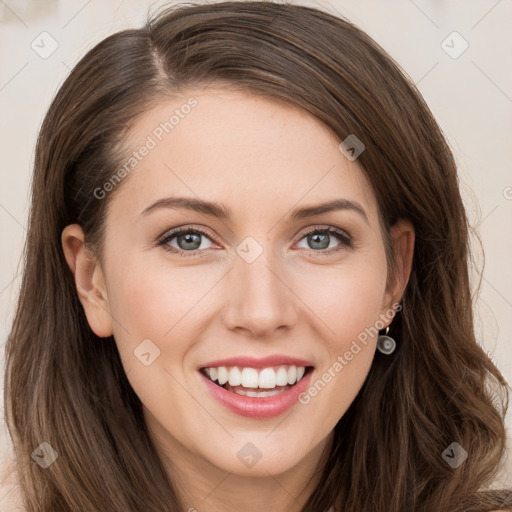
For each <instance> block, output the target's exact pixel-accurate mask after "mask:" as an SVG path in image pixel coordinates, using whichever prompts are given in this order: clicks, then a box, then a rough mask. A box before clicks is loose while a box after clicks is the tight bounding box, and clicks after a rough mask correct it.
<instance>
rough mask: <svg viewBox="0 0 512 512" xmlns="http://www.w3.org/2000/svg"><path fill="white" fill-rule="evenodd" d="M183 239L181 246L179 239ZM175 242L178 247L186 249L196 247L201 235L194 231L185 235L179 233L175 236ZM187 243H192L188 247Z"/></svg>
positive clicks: (198, 244)
mask: <svg viewBox="0 0 512 512" xmlns="http://www.w3.org/2000/svg"><path fill="white" fill-rule="evenodd" d="M183 240H184V241H185V245H184V246H183V244H182V243H180V242H181V241H183ZM176 242H177V244H178V246H179V247H180V249H183V250H186V249H192V250H195V249H198V248H199V247H200V245H201V235H198V234H195V233H187V234H186V235H179V236H177V237H176ZM188 244H192V247H190V246H189V245H188Z"/></svg>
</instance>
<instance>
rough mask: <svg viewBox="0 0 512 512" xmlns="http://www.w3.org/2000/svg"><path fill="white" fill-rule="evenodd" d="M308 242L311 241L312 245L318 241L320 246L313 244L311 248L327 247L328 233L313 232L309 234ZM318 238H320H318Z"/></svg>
mask: <svg viewBox="0 0 512 512" xmlns="http://www.w3.org/2000/svg"><path fill="white" fill-rule="evenodd" d="M309 239H310V242H311V243H313V245H315V244H317V243H319V244H320V246H319V247H318V246H315V247H313V249H327V247H329V235H327V234H325V233H323V234H322V233H314V234H313V235H310V236H309ZM319 239H320V240H319Z"/></svg>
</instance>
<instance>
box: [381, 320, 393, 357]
mask: <svg viewBox="0 0 512 512" xmlns="http://www.w3.org/2000/svg"><path fill="white" fill-rule="evenodd" d="M388 331H389V325H388V326H387V327H386V332H385V333H384V334H379V339H378V340H377V350H378V351H379V352H382V353H383V354H386V355H387V356H389V354H392V353H393V352H394V351H395V349H396V341H395V340H394V339H393V338H392V337H391V336H388V335H387V334H388Z"/></svg>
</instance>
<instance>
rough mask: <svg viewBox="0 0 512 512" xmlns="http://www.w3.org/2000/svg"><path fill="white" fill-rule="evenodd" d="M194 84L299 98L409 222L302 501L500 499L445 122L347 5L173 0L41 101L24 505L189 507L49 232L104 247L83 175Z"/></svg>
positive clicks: (26, 298) (425, 505) (494, 502)
mask: <svg viewBox="0 0 512 512" xmlns="http://www.w3.org/2000/svg"><path fill="white" fill-rule="evenodd" d="M210 83H212V84H221V85H225V86H226V87H230V88H233V87H235V88H239V89H241V90H244V91H248V92H250V93H253V94H258V95H261V96H263V97H266V98H268V99H271V100H274V101H278V102H285V103H286V104H289V105H294V106H295V107H297V108H300V109H303V110H305V111H307V112H309V113H310V114H311V115H312V116H315V117H316V118H318V119H319V120H320V121H321V122H323V123H324V124H325V125H326V126H327V127H329V128H330V129H331V130H332V131H333V132H334V133H335V134H336V135H337V137H339V140H340V141H343V140H344V139H345V138H346V137H347V136H348V135H350V134H355V135H356V136H357V137H358V138H359V139H361V140H362V141H363V143H364V144H365V151H364V152H363V153H362V154H361V155H360V156H359V160H358V161H359V163H360V164H361V165H362V167H363V170H364V172H365V173H366V175H367V177H368V179H369V181H370V183H371V185H372V187H373V190H374V192H375V195H376V197H377V201H378V206H379V210H380V212H379V214H380V216H381V222H382V225H383V227H384V233H385V234H386V233H387V232H388V231H389V228H390V227H391V226H392V225H393V223H394V222H395V221H396V220H397V219H400V218H406V219H409V220H410V221H411V222H412V223H413V225H414V228H415V234H416V242H415V251H414V259H413V265H412V271H411V275H410V280H409V283H408V286H407V287H406V290H405V292H404V296H403V299H402V306H403V309H402V310H401V311H400V313H398V314H397V316H396V317H395V319H394V321H393V323H392V324H391V329H390V331H389V335H390V336H392V337H393V338H395V340H396V341H397V344H398V349H397V351H396V353H394V354H393V355H392V356H384V355H382V354H380V353H378V352H377V353H376V356H375V358H374V361H373V364H372V367H371V370H370V373H369V375H368V378H367V380H366V382H365V384H364V385H363V387H362V389H361V390H360V392H359V394H358V395H357V397H356V398H355V400H354V401H353V403H352V404H351V406H350V408H349V409H348V411H347V412H346V413H345V414H344V415H343V417H342V418H341V420H340V421H339V422H338V424H337V425H336V427H335V438H334V444H333V447H332V451H331V453H330V455H329V458H328V461H327V464H326V466H325V467H324V468H319V469H318V471H322V472H323V474H322V478H321V479H320V483H319V484H318V487H317V488H316V489H315V491H314V492H313V494H312V495H311V496H310V497H309V500H308V502H307V504H306V505H305V507H304V509H303V510H304V512H322V511H324V510H326V509H328V508H329V507H330V506H333V505H335V506H337V507H339V509H340V510H342V511H343V512H356V511H357V512H372V511H373V512H383V511H393V512H410V511H413V510H414V511H415V512H422V511H423V512H432V511H436V512H443V511H446V512H448V511H450V512H454V511H463V510H475V511H476V510H478V511H487V510H493V509H497V508H504V507H505V505H507V503H508V504H509V505H510V502H511V501H512V498H511V497H510V496H511V493H510V491H492V492H491V491H489V492H485V493H484V492H481V491H482V490H485V489H486V488H488V486H489V484H490V483H491V482H492V479H493V478H494V476H495V474H496V472H497V470H498V468H499V464H500V462H501V461H502V458H503V455H504V450H505V428H504V415H505V412H506V408H507V405H508V386H507V383H506V382H505V380H504V378H503V377H502V375H501V374H500V372H499V371H498V369H497V368H496V367H495V365H494V364H493V363H492V362H491V360H490V359H489V357H488V356H487V355H486V353H485V352H484V351H483V350H482V348H481V347H480V346H479V345H478V343H477V341H476V339H475V333H474V327H473V313H472V300H473V299H472V295H471V290H470V283H469V275H468V274H469V263H471V262H472V261H473V258H472V256H471V253H470V252H469V234H470V231H471V227H470V226H469V224H468V220H467V217H466V213H465V210H464V206H463V203H462V200H461V196H460V193H459V189H458V181H457V169H456V164H455V162H454V158H453V156H452V153H451V152H450V149H449V147H448V145H447V143H446V141H445V139H444V138H443V135H442V133H441V130H440V129H439V127H438V125H437V124H436V121H435V120H434V118H433V116H432V114H431V112H430V111H429V109H428V107H427V105H426V104H425V102H424V100H423V99H422V97H421V95H420V94H419V93H418V91H417V90H416V88H415V87H414V85H413V84H412V83H411V82H410V80H409V79H408V78H407V77H406V75H405V74H404V73H403V72H402V71H401V70H400V68H399V66H398V65H397V64H396V63H395V62H394V61H393V60H392V59H391V58H390V57H389V56H388V55H387V54H386V53H385V52H384V51H383V50H382V48H380V47H379V46H378V45H377V44H376V43H375V42H374V41H373V40H372V39H371V38H370V37H369V36H368V35H367V34H365V33H364V32H362V31H361V30H360V29H358V28H357V27H355V26H354V25H353V24H352V23H350V22H349V21H347V20H345V19H343V18H341V17H337V16H334V15H331V14H329V13H327V12H323V11H321V10H319V9H317V8H313V7H306V6H302V5H293V4H280V3H273V2H268V1H262V2H257V1H254V2H252V1H250V2H244V1H233V2H221V3H208V4H197V5H194V4H192V5H174V6H172V7H170V8H167V9H166V10H163V11H162V12H160V13H158V14H157V15H155V16H154V17H153V18H151V19H149V21H148V22H147V23H146V25H145V26H144V27H143V28H140V29H131V30H123V31H121V32H118V33H116V34H113V35H111V36H109V37H107V38H106V39H104V40H103V41H101V42H100V43H99V44H98V45H96V46H95V47H94V48H93V49H91V50H90V51H89V52H88V53H87V54H86V55H85V56H84V57H83V58H82V59H81V60H80V62H79V63H78V64H77V65H76V67H75V68H74V69H73V71H72V72H71V73H70V75H69V77H68V78H67V79H66V81H65V82H64V84H63V85H62V87H61V88H60V90H59V91H58V93H57V95H56V97H55V98H54V100H53V102H52V104H51V107H50V109H49V111H48V113H47V115H46V117H45V119H44V123H43V125H42V128H41V131H40V134H39V139H38V141H37V148H36V157H35V168H34V177H33V186H32V204H31V211H30V218H29V227H28V235H27V240H26V246H25V262H24V263H25V266H24V273H23V281H22V285H21V292H20V296H19V301H18V305H17V310H16V314H15V319H14V323H13V327H12V331H11V333H10V336H9V339H8V343H7V345H6V361H7V365H6V373H5V400H4V401H5V414H6V419H7V425H8V428H9V432H10V435H11V437H12V441H13V446H14V450H15V456H16V466H17V470H18V475H19V483H20V486H21V489H22V494H23V497H24V500H25V505H26V507H27V510H28V511H29V512H32V511H36V510H37V511H41V512H65V511H66V512H69V511H73V512H74V511H77V512H78V511H83V510H87V511H92V510H102V511H108V512H127V511H130V512H162V511H176V512H178V511H181V510H183V509H184V508H185V507H184V505H183V504H182V503H180V500H179V498H178V494H177V492H176V489H175V488H174V486H173V483H172V482H171V481H170V480H169V477H168V475H167V474H166V472H165V470H164V467H163V465H162V462H161V461H160V460H159V457H158V454H157V451H156V450H155V447H154V445H153V443H152V442H151V440H150V437H149V435H148V431H147V429H146V426H145V423H144V421H143V416H142V409H141V403H140V400H139V399H138V397H137V395H136V394H135V392H134V391H133V389H132V388H131V386H130V384H129V382H128V380H127V378H126V376H125V373H124V370H123V367H122V364H121V361H120V358H119V354H118V352H117V349H116V346H115V343H114V342H113V340H112V339H99V338H98V337H97V336H96V335H95V334H94V333H93V332H92V331H91V329H90V327H89V325H88V323H87V320H86V318H85V314H84V311H83V308H82V306H81V304H80V302H79V299H78V296H77V293H76V289H75V284H74V279H73V276H72V274H71V272H70V271H69V268H68V267H67V264H66V261H65V259H64V255H63V252H62V250H61V244H60V236H61V232H62V230H63V228H64V227H65V226H66V225H68V224H72V223H78V224H80V225H81V226H82V227H83V229H84V232H85V236H86V242H87V244H88V245H89V246H90V247H91V248H93V250H94V251H95V253H96V255H97V257H98V258H99V259H100V261H101V248H102V244H101V242H102V235H103V227H104V220H105V212H106V207H107V205H108V201H109V200H110V199H111V198H112V193H110V194H109V195H107V197H106V198H104V199H102V200H98V199H97V197H96V196H95V194H94V190H95V189H97V188H98V187H100V188H101V187H102V186H103V185H104V183H106V182H107V181H108V180H109V178H110V177H111V176H112V175H113V174H114V172H115V171H116V170H117V169H119V166H120V165H121V163H122V162H123V161H124V160H123V155H124V152H125V151H126V150H127V148H126V147H125V146H124V145H123V141H124V140H125V137H126V134H127V132H128V129H129V128H130V126H132V125H133V123H134V122H135V120H136V119H137V118H138V116H139V115H140V114H142V113H143V112H145V111H146V110H147V109H148V108H149V107H150V106H151V105H154V104H155V103H156V102H158V101H159V100H160V99H162V98H163V97H164V96H165V95H169V94H172V93H173V92H174V91H178V90H187V88H189V87H192V86H207V85H208V84H210ZM127 179H129V178H127ZM119 187H122V183H120V184H119V185H118V187H117V188H116V190H117V189H119ZM42 442H46V443H48V444H49V445H50V446H51V447H53V448H54V449H55V450H56V452H57V453H58V458H57V460H56V461H55V462H54V463H53V464H52V465H51V466H50V467H48V468H47V469H45V470H42V469H41V468H40V467H39V466H38V465H37V464H35V463H34V461H33V460H32V457H31V454H32V452H33V451H34V450H35V449H36V448H37V447H38V446H39V445H40V444H41V443H42ZM453 442H456V443H458V444H459V445H460V446H462V447H463V448H464V450H466V452H467V453H468V454H469V456H468V458H467V459H466V461H465V462H464V463H462V464H461V465H460V466H459V467H457V468H452V467H451V466H450V465H449V464H447V462H446V461H445V460H444V459H443V457H442V456H441V455H442V453H443V452H444V450H445V449H446V448H447V447H449V446H450V445H451V443H453ZM507 498H508V499H509V501H508V502H506V500H507ZM241 508H243V504H241Z"/></svg>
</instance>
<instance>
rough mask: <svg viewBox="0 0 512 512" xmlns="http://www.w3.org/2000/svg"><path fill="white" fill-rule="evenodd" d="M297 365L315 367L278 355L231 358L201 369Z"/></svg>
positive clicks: (300, 360)
mask: <svg viewBox="0 0 512 512" xmlns="http://www.w3.org/2000/svg"><path fill="white" fill-rule="evenodd" d="M280 365H295V366H313V363H312V362H311V361H306V360H305V359H298V358H296V357H290V356H285V355H280V354H276V355H273V356H267V357H262V358H256V357H251V356H240V357H230V358H228V359H217V360H215V361H210V362H208V363H205V364H204V365H202V366H201V367H200V368H215V367H219V366H241V367H244V368H267V367H270V366H280Z"/></svg>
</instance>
